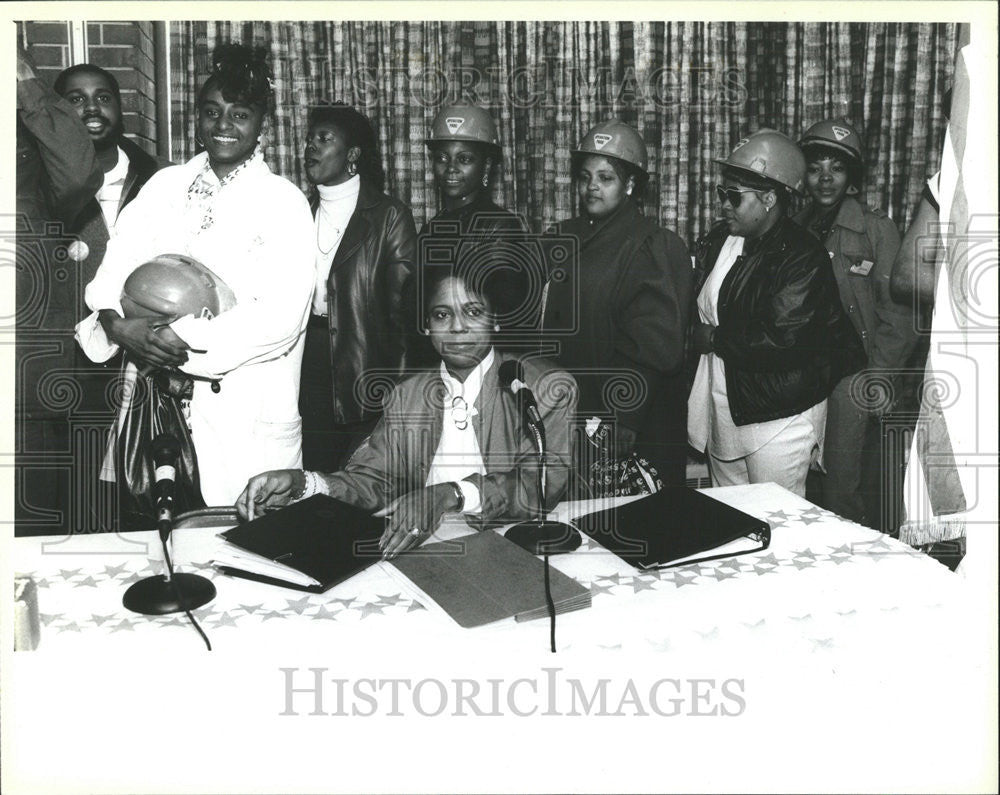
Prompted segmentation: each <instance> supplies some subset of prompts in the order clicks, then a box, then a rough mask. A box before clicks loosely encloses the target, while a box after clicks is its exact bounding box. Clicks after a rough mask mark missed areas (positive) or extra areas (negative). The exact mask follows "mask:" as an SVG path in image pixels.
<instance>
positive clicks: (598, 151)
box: [570, 119, 648, 173]
mask: <svg viewBox="0 0 1000 795" xmlns="http://www.w3.org/2000/svg"><path fill="white" fill-rule="evenodd" d="M570 151H571V154H574V155H582V154H587V155H603V156H604V157H616V158H618V159H619V160H624V161H625V162H626V163H631V164H632V165H633V166H636V167H638V168H640V169H641V170H642V171H647V169H646V166H647V163H648V160H647V158H646V142H645V141H643V140H642V136H641V135H639V133H638V132H637V131H636V129H635V128H634V127H631V126H629V125H628V124H626V123H625V122H623V121H618V120H617V119H610V120H608V121H602V122H601V123H600V124H595V125H594V126H593V127H592V128H591V129H590V130H588V131H587V134H586V135H585V136H583V140H582V141H580V145H579V146H578V147H577V148H576V149H572V150H570ZM647 173H648V172H647Z"/></svg>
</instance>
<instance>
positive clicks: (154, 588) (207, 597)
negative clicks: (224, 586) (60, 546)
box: [122, 433, 215, 649]
mask: <svg viewBox="0 0 1000 795" xmlns="http://www.w3.org/2000/svg"><path fill="white" fill-rule="evenodd" d="M151 452H152V456H153V469H154V475H153V500H154V503H155V508H156V529H157V530H158V531H159V533H160V545H161V546H162V547H163V560H164V563H166V566H167V573H166V574H157V575H153V576H151V577H146V578H145V579H142V580H139V581H138V582H134V583H132V585H130V586H129V588H128V590H127V591H125V595H124V597H123V598H122V604H123V605H125V607H127V608H128V609H129V610H131V611H132V612H134V613H143V614H145V615H148V616H162V615H167V614H168V613H182V612H189V611H191V610H193V609H194V608H196V607H201V606H202V605H206V604H208V603H209V602H211V601H212V600H213V599H214V598H215V586H214V585H213V584H212V581H211V580H209V579H207V578H205V577H202V576H201V575H200V574H191V573H188V572H176V573H175V572H174V564H173V562H172V561H171V560H170V551H169V550H168V549H167V541H169V540H170V533H171V531H172V530H173V529H174V481H175V479H176V477H177V459H178V458H179V457H180V454H181V444H180V442H179V441H177V437H176V436H174V434H172V433H161V434H159V435H158V436H156V437H155V438H154V439H153V444H152V450H151ZM189 617H190V614H189ZM191 620H192V621H193V622H194V624H195V628H196V629H197V630H198V632H199V633H201V636H202V638H204V639H205V643H206V644H207V645H208V647H209V649H211V648H212V646H211V644H209V643H208V638H207V637H206V636H205V633H204V632H202V630H201V628H200V627H199V626H198V623H197V622H196V621H194V618H191Z"/></svg>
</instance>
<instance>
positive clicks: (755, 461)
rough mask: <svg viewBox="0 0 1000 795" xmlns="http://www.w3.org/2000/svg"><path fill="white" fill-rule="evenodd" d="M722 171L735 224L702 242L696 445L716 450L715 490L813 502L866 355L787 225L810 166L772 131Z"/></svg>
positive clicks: (746, 144)
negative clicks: (814, 471) (839, 390)
mask: <svg viewBox="0 0 1000 795" xmlns="http://www.w3.org/2000/svg"><path fill="white" fill-rule="evenodd" d="M716 162H718V163H720V164H721V165H722V167H723V168H722V182H721V184H719V185H718V186H717V193H718V196H719V200H720V202H721V203H722V211H723V215H724V218H725V220H724V222H722V223H720V224H717V225H716V226H715V227H713V229H712V230H711V231H710V232H709V234H708V235H707V236H706V237H705V238H704V239H703V240H701V241H699V244H698V249H697V260H698V264H699V268H700V269H701V270H703V271H704V272H706V275H705V277H704V281H703V285H702V288H701V291H700V293H699V295H698V300H697V308H698V321H697V322H696V323H695V327H694V331H693V347H694V350H695V352H696V353H698V354H701V357H700V360H699V363H698V371H697V373H696V375H695V382H694V386H693V387H692V390H691V395H690V397H689V402H688V436H689V441H690V443H691V444H692V446H694V447H695V448H696V449H697V450H703V451H706V452H707V454H708V459H709V469H710V473H711V476H712V484H713V485H715V486H731V485H739V484H744V483H760V482H766V481H771V482H774V483H777V484H779V485H781V486H784V487H785V488H786V489H788V490H789V491H793V492H795V493H796V494H798V495H800V496H805V483H806V475H807V473H808V470H809V465H810V463H811V462H812V461H813V460H814V459H815V457H816V456H817V455H818V453H819V450H820V448H821V445H822V441H823V431H824V427H825V422H826V399H827V397H828V396H829V394H830V392H831V390H832V389H833V386H834V385H835V384H836V383H837V382H838V381H839V380H840V379H841V378H842V377H843V376H844V375H845V374H847V373H850V372H853V371H855V370H857V369H859V368H860V366H861V364H862V363H863V360H864V359H863V356H864V354H863V350H862V348H861V344H860V341H859V340H858V338H857V335H856V334H855V333H854V329H853V328H852V327H851V325H850V322H849V321H848V319H847V317H846V315H845V314H844V311H843V308H842V307H841V304H840V298H839V295H838V292H837V284H836V281H835V280H834V278H833V273H832V271H831V269H830V258H829V255H828V254H827V252H826V250H825V249H824V248H823V246H822V245H820V244H819V243H818V241H817V240H816V239H815V238H814V237H813V236H812V235H810V234H809V232H807V231H806V230H804V229H802V228H801V227H800V226H798V225H797V224H795V223H794V222H792V221H791V220H790V219H789V218H788V217H787V211H788V207H789V202H790V198H791V193H792V192H795V193H801V192H802V190H803V186H804V182H805V171H806V163H805V158H804V157H803V155H802V152H801V151H800V150H799V148H798V147H797V146H795V144H794V143H792V141H791V140H789V139H788V138H787V137H786V136H784V135H782V134H781V133H779V132H776V131H774V130H760V131H758V132H756V133H754V134H753V135H750V136H749V137H748V138H745V139H743V140H742V141H740V143H739V144H738V145H737V146H736V148H735V149H734V150H733V152H732V154H730V155H729V157H728V158H727V159H726V160H720V161H716Z"/></svg>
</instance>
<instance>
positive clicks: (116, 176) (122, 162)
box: [104, 146, 129, 185]
mask: <svg viewBox="0 0 1000 795" xmlns="http://www.w3.org/2000/svg"><path fill="white" fill-rule="evenodd" d="M128 166H129V159H128V155H126V154H125V152H123V151H122V148H121V147H120V146H119V147H118V162H117V163H115V166H114V168H112V169H111V170H110V171H105V172H104V184H105V185H112V184H114V183H115V182H124V181H125V177H127V176H128Z"/></svg>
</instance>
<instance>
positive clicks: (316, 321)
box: [299, 317, 379, 472]
mask: <svg viewBox="0 0 1000 795" xmlns="http://www.w3.org/2000/svg"><path fill="white" fill-rule="evenodd" d="M299 413H300V414H301V415H302V466H303V468H304V469H310V470H313V471H316V472H336V471H337V470H339V469H343V468H344V466H345V465H346V464H347V462H348V460H349V459H350V457H351V454H352V453H353V452H354V451H355V450H356V449H357V448H358V446H359V445H360V444H361V443H362V442H363V441H364V440H365V439H366V438H368V436H369V435H370V434H371V432H372V430H373V429H374V428H375V425H376V424H377V423H378V420H379V415H373V416H370V417H366V418H364V419H362V420H360V421H358V422H350V423H338V422H335V421H334V418H333V416H334V415H333V369H332V367H331V364H330V337H329V334H328V332H327V327H326V321H325V320H322V319H321V318H316V317H314V318H312V319H311V320H310V322H309V326H308V327H307V329H306V342H305V350H304V352H303V355H302V380H301V383H300V386H299Z"/></svg>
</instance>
